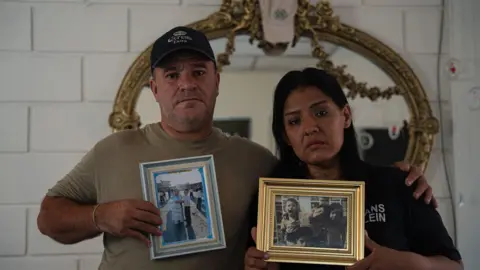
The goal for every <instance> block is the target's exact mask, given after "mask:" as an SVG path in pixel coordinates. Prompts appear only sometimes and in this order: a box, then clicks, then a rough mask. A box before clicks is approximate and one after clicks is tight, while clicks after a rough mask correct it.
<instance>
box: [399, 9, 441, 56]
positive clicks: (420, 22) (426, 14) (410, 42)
mask: <svg viewBox="0 0 480 270" xmlns="http://www.w3.org/2000/svg"><path fill="white" fill-rule="evenodd" d="M440 15H441V13H440V10H439V9H437V8H418V9H410V10H407V11H405V46H406V51H408V52H410V53H437V52H438V43H439V41H440V17H441V16H440ZM445 26H446V27H445V29H444V30H445V33H446V34H444V36H443V50H442V51H443V52H448V47H449V44H448V33H447V29H448V18H446V19H445Z"/></svg>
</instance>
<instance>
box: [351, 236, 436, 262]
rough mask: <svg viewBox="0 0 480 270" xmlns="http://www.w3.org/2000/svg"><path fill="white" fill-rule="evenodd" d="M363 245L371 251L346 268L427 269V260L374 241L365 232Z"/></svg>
mask: <svg viewBox="0 0 480 270" xmlns="http://www.w3.org/2000/svg"><path fill="white" fill-rule="evenodd" d="M365 247H367V248H368V249H369V250H370V251H371V252H372V253H371V254H370V255H368V256H367V257H366V258H364V259H363V260H361V261H358V262H357V263H355V264H354V265H352V266H350V267H347V268H346V269H347V270H404V269H411V270H415V269H428V268H427V266H428V260H426V259H425V257H422V256H420V255H418V254H415V253H412V252H404V251H397V250H393V249H390V248H386V247H383V246H381V245H379V244H377V243H375V242H374V241H373V240H372V239H370V238H369V237H368V235H367V234H366V233H365Z"/></svg>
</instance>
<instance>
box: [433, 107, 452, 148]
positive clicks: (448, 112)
mask: <svg viewBox="0 0 480 270" xmlns="http://www.w3.org/2000/svg"><path fill="white" fill-rule="evenodd" d="M441 105H442V107H441V108H442V116H441V117H440V103H439V102H430V106H431V108H432V113H433V116H435V117H436V118H437V119H438V121H439V123H440V125H441V126H440V128H441V130H439V132H438V134H437V135H436V136H435V142H434V144H433V148H434V149H441V148H442V143H441V140H442V136H444V145H443V147H444V148H446V149H452V148H453V121H452V107H451V104H450V102H445V101H444V102H442V103H441Z"/></svg>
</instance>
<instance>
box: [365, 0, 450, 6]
mask: <svg viewBox="0 0 480 270" xmlns="http://www.w3.org/2000/svg"><path fill="white" fill-rule="evenodd" d="M441 3H442V0H363V4H364V5H372V6H440V5H441Z"/></svg>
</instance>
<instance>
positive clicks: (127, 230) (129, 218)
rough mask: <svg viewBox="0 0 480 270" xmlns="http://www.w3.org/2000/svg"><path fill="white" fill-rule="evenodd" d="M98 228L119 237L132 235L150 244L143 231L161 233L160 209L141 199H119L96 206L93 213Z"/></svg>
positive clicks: (154, 233)
mask: <svg viewBox="0 0 480 270" xmlns="http://www.w3.org/2000/svg"><path fill="white" fill-rule="evenodd" d="M95 220H96V222H97V226H98V228H99V229H100V230H101V231H103V232H106V233H109V234H112V235H115V236H120V237H134V238H137V239H139V240H141V241H143V242H145V243H146V244H147V246H150V240H149V239H148V237H147V236H145V235H144V234H143V233H148V234H153V235H161V234H162V232H161V231H160V230H159V228H158V226H159V225H161V224H162V219H161V217H160V210H159V209H158V208H157V207H155V206H154V205H153V204H152V203H150V202H147V201H141V200H121V201H114V202H109V203H104V204H101V205H99V206H98V208H97V211H96V213H95Z"/></svg>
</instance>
